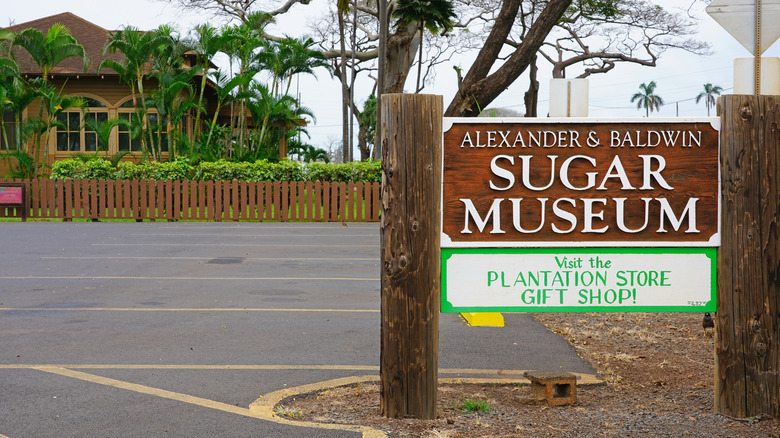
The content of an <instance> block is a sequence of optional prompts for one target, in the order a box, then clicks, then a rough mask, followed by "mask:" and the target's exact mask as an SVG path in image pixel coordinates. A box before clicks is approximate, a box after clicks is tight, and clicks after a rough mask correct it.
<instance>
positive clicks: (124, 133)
mask: <svg viewBox="0 0 780 438" xmlns="http://www.w3.org/2000/svg"><path fill="white" fill-rule="evenodd" d="M137 114H138V112H137V111H136V108H135V106H134V105H133V101H132V100H128V101H126V102H125V103H123V104H121V105H119V113H118V116H119V118H121V119H123V120H126V121H127V122H128V123H129V124H130V128H128V127H127V126H122V125H120V126H119V150H120V151H141V150H142V149H143V146H142V144H141V138H140V137H138V138H134V137H133V136H134V135H135V136H137V135H138V134H139V133H140V130H139V129H137V126H138V120H139V116H138V115H137ZM158 117H159V116H158V114H157V111H156V110H155V109H152V108H150V109H149V110H148V112H147V117H146V119H147V120H146V123H145V124H144V140H146V141H147V142H149V140H150V138H149V136H151V141H152V143H153V144H154V145H155V146H158V143H161V144H160V145H159V150H160V151H162V152H167V151H168V134H167V130H168V127H167V125H166V122H165V119H163V121H162V123H159V122H158Z"/></svg>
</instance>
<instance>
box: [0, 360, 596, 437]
mask: <svg viewBox="0 0 780 438" xmlns="http://www.w3.org/2000/svg"><path fill="white" fill-rule="evenodd" d="M49 368H57V369H59V368H63V369H68V370H90V369H92V370H188V371H199V370H225V371H230V370H232V371H246V370H258V371H279V370H285V371H307V370H309V371H355V372H372V373H377V374H378V373H379V366H376V365H192V364H190V365H187V364H184V365H165V364H56V365H47V364H0V369H35V370H41V369H49ZM527 371H529V370H503V369H479V368H439V374H440V375H452V374H455V375H459V376H460V375H481V376H487V377H441V378H440V379H439V380H440V381H441V382H442V383H522V382H525V383H528V379H526V378H525V377H524V376H523V374H524V373H526V372H527ZM572 374H574V375H575V376H576V377H577V383H578V384H580V385H590V384H600V383H603V381H602V380H599V379H598V378H597V377H596V376H595V375H593V374H586V373H576V372H572ZM364 377H366V376H364ZM368 377H371V376H368ZM371 378H373V377H371ZM377 378H378V376H377ZM0 438H2V437H1V436H0Z"/></svg>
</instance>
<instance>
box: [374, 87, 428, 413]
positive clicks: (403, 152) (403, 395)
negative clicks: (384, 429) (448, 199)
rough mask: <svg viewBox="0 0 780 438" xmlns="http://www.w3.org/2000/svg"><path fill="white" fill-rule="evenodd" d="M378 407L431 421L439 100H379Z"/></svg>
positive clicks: (394, 96)
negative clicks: (380, 194) (380, 213)
mask: <svg viewBox="0 0 780 438" xmlns="http://www.w3.org/2000/svg"><path fill="white" fill-rule="evenodd" d="M381 105H382V110H381V113H382V120H381V122H382V123H381V130H380V132H381V136H382V139H381V140H382V217H381V226H380V240H381V244H382V247H381V260H382V265H381V266H382V273H381V288H382V298H381V301H382V304H381V312H382V313H381V315H382V328H381V347H380V350H381V353H380V356H381V357H380V364H381V365H380V377H381V385H380V388H381V401H380V410H381V413H382V415H384V416H386V417H391V418H397V417H406V416H411V417H415V418H419V419H431V418H435V417H436V396H437V394H436V392H437V379H438V342H439V331H438V330H439V300H440V286H441V285H440V281H441V280H440V269H441V267H440V255H439V254H440V248H439V235H440V214H441V212H440V190H439V187H440V182H441V158H440V157H441V129H442V110H443V101H442V97H441V96H432V95H419V94H385V95H383V96H382V102H381Z"/></svg>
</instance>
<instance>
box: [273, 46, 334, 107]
mask: <svg viewBox="0 0 780 438" xmlns="http://www.w3.org/2000/svg"><path fill="white" fill-rule="evenodd" d="M313 45H314V40H313V39H312V38H310V37H307V36H303V37H300V38H291V37H287V38H285V39H283V40H282V41H281V42H280V43H279V55H280V56H281V58H282V60H283V63H282V67H283V68H282V71H281V73H282V75H283V76H284V77H285V78H284V79H285V80H286V81H287V88H286V89H285V92H284V94H290V85H291V84H292V78H293V76H295V75H298V74H308V75H314V69H315V68H317V67H325V68H328V67H329V66H330V64H329V63H328V60H327V59H326V58H325V55H324V54H323V53H322V52H320V51H319V50H316V49H312V46H313Z"/></svg>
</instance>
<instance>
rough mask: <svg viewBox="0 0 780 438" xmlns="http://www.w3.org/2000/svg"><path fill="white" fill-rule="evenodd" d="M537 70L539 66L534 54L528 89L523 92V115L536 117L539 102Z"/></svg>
mask: <svg viewBox="0 0 780 438" xmlns="http://www.w3.org/2000/svg"><path fill="white" fill-rule="evenodd" d="M538 71H539V67H537V66H536V57H535V56H534V60H533V62H531V71H530V72H529V73H530V75H529V76H530V77H529V80H528V82H529V84H528V91H526V92H525V96H524V99H523V100H524V101H525V116H526V117H537V114H536V106H537V104H538V103H539V81H537V80H536V73H537V72H538Z"/></svg>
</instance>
